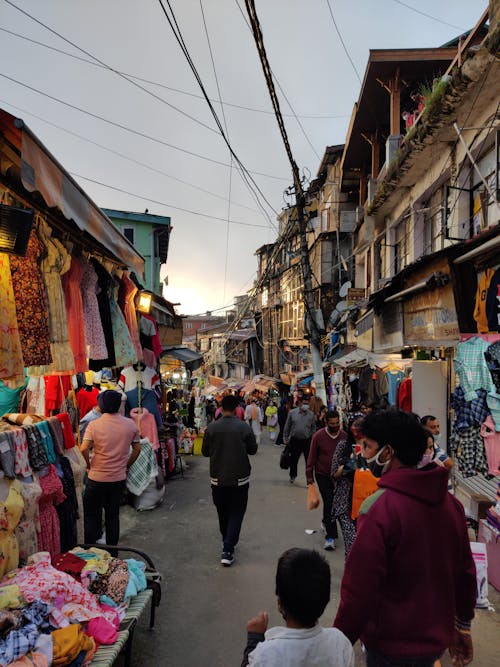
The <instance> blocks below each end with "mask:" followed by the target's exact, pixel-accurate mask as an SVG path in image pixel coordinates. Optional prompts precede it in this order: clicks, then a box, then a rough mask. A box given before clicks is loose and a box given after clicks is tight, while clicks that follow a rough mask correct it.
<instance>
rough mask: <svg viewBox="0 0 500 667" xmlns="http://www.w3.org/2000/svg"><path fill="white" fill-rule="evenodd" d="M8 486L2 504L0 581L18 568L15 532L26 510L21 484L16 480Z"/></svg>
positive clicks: (0, 520) (0, 513)
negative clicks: (7, 573) (6, 574)
mask: <svg viewBox="0 0 500 667" xmlns="http://www.w3.org/2000/svg"><path fill="white" fill-rule="evenodd" d="M8 484H9V491H8V493H7V497H6V498H5V500H4V501H3V502H0V579H1V578H2V577H3V576H4V574H5V573H6V572H9V571H10V570H13V569H14V568H16V567H17V566H18V562H19V547H18V544H17V538H16V536H15V534H14V530H15V529H16V526H17V525H18V523H19V521H20V520H21V516H22V514H23V509H24V501H23V496H22V487H21V482H18V481H17V479H14V480H12V481H10V482H8Z"/></svg>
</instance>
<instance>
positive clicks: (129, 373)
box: [118, 362, 160, 392]
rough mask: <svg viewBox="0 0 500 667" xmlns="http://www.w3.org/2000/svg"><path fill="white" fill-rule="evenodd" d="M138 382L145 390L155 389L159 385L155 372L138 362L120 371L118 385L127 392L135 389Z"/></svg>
mask: <svg viewBox="0 0 500 667" xmlns="http://www.w3.org/2000/svg"><path fill="white" fill-rule="evenodd" d="M139 381H140V382H142V384H143V386H144V388H145V389H155V388H156V387H158V386H159V384H160V378H159V375H158V373H157V372H156V370H155V369H154V368H150V367H149V366H145V365H144V363H142V362H139V363H137V364H134V365H133V366H128V367H127V368H124V369H123V370H122V372H121V373H120V379H119V381H118V385H119V386H120V387H121V388H122V389H123V391H125V392H127V391H130V390H131V389H135V387H137V383H138V382H139Z"/></svg>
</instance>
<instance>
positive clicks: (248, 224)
mask: <svg viewBox="0 0 500 667" xmlns="http://www.w3.org/2000/svg"><path fill="white" fill-rule="evenodd" d="M69 173H70V174H71V175H72V176H74V177H75V178H81V179H83V180H84V181H88V182H89V183H95V184H96V185H101V186H102V187H103V188H108V189H109V190H115V191H116V192H122V193H123V194H125V195H129V196H130V197H135V198H136V199H142V200H144V201H148V202H151V203H152V204H159V205H160V206H166V207H168V208H172V209H174V210H176V211H183V212H184V213H190V214H191V215H197V216H200V217H202V218H209V219H210V220H218V221H221V222H227V218H221V217H219V216H216V215H209V214H208V213H201V212H200V211H192V210H191V209H188V208H182V207H180V206H174V205H173V204H167V202H164V201H160V200H158V199H152V198H151V197H148V196H146V195H138V194H135V193H134V192H130V191H129V190H125V189H124V188H119V187H116V186H114V185H108V184H107V183H103V182H102V181H98V180H96V179H94V178H89V177H88V176H82V174H76V173H75V172H73V171H70V172H69ZM230 223H231V224H232V225H241V226H243V227H258V228H259V229H267V225H256V224H255V223H253V222H241V221H239V220H230Z"/></svg>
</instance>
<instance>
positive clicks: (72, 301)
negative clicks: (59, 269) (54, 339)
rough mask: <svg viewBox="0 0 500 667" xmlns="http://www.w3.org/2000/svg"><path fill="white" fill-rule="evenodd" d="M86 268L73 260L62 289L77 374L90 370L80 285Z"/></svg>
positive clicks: (64, 277)
mask: <svg viewBox="0 0 500 667" xmlns="http://www.w3.org/2000/svg"><path fill="white" fill-rule="evenodd" d="M83 273H84V267H83V265H82V264H81V262H79V261H78V260H77V259H76V257H72V258H71V266H70V268H69V271H67V272H66V273H65V274H64V275H63V277H62V287H63V291H64V299H65V303H66V312H67V316H68V334H69V342H70V344H71V349H72V350H73V356H74V358H75V373H84V372H85V371H86V370H88V365H87V352H86V349H85V332H84V328H83V327H82V322H83V321H84V317H83V300H82V293H81V291H80V284H81V282H82V277H83Z"/></svg>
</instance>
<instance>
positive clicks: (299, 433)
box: [283, 396, 316, 484]
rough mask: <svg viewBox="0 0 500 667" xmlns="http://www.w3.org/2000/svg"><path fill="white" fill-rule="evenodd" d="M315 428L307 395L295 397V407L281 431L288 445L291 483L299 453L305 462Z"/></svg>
mask: <svg viewBox="0 0 500 667" xmlns="http://www.w3.org/2000/svg"><path fill="white" fill-rule="evenodd" d="M315 430H316V419H315V417H314V414H313V413H312V412H311V411H310V410H309V398H308V397H307V396H304V397H300V398H298V399H297V407H296V408H294V409H293V410H290V412H289V413H288V417H287V420H286V424H285V429H284V432H283V442H284V443H285V445H288V444H289V445H290V453H291V457H290V482H291V483H292V484H293V482H294V481H295V478H296V477H297V464H298V462H299V459H300V455H301V454H303V455H304V460H305V462H306V464H307V457H308V456H309V448H310V446H311V438H312V436H313V434H314V432H315Z"/></svg>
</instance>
